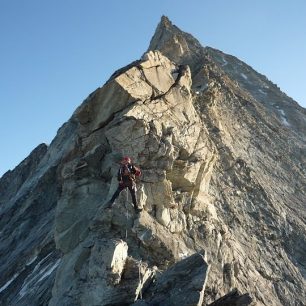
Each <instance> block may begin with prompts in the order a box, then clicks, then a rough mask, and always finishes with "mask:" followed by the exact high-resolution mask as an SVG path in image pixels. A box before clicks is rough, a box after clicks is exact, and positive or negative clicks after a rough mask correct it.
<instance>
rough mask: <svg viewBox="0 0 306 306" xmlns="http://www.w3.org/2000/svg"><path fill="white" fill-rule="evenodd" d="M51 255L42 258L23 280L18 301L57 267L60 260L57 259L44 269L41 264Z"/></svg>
mask: <svg viewBox="0 0 306 306" xmlns="http://www.w3.org/2000/svg"><path fill="white" fill-rule="evenodd" d="M51 254H52V253H50V254H48V255H47V256H46V257H45V258H43V259H42V260H41V261H40V262H39V263H38V264H37V265H36V266H35V268H34V269H33V271H32V273H31V274H30V275H28V277H27V278H26V279H25V280H24V282H23V284H22V287H21V289H20V291H19V300H20V299H21V298H22V297H24V296H25V295H26V294H27V293H28V292H29V291H31V290H33V287H34V286H35V284H37V283H39V282H41V281H42V280H43V279H45V278H46V277H47V276H49V275H50V274H51V273H52V272H53V271H54V270H55V269H56V268H57V267H58V265H59V263H60V261H61V259H58V260H57V261H56V262H55V263H53V262H51V263H49V264H47V265H46V266H45V267H42V264H43V263H44V262H46V260H47V258H48V257H50V256H51Z"/></svg>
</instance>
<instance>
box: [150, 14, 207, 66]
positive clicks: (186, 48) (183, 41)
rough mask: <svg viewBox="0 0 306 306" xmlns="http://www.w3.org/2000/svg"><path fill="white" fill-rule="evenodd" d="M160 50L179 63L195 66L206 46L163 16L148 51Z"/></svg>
mask: <svg viewBox="0 0 306 306" xmlns="http://www.w3.org/2000/svg"><path fill="white" fill-rule="evenodd" d="M153 50H159V51H161V52H162V53H163V54H164V55H165V56H167V57H168V58H169V59H170V60H172V61H174V62H176V63H177V64H188V65H190V66H191V68H192V66H194V64H195V61H197V60H198V59H199V58H200V57H202V56H203V54H204V48H203V47H202V46H201V44H200V43H199V42H198V40H197V39H195V38H194V37H193V36H192V35H190V34H188V33H186V32H183V31H182V30H180V29H179V28H178V27H177V26H175V25H174V24H172V22H171V21H170V20H169V18H168V17H166V16H162V17H161V21H160V22H159V24H158V26H157V28H156V31H155V33H154V35H153V37H152V39H151V42H150V45H149V48H148V51H153Z"/></svg>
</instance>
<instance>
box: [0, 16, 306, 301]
mask: <svg viewBox="0 0 306 306" xmlns="http://www.w3.org/2000/svg"><path fill="white" fill-rule="evenodd" d="M305 130H306V111H305V109H303V108H302V107H300V106H299V105H298V104H297V103H296V102H295V101H293V100H292V99H290V98H289V97H287V96H286V95H285V94H284V93H282V92H281V91H280V90H279V89H278V88H277V86H276V85H274V84H273V83H271V82H270V81H269V80H267V78H266V77H264V76H262V75H260V74H259V73H257V72H256V71H254V70H253V69H252V68H251V67H249V66H248V65H246V64H245V63H243V62H241V61H240V60H238V59H237V58H235V57H233V56H230V55H227V54H224V53H222V52H221V51H218V50H215V49H212V48H209V47H202V46H201V45H200V44H199V42H198V41H197V40H196V39H195V38H193V37H192V36H191V35H190V34H187V33H184V32H182V31H181V30H179V29H178V28H177V27H176V26H174V25H172V23H171V22H170V21H169V20H168V19H167V18H166V17H162V20H161V22H160V24H159V25H158V27H157V30H156V32H155V34H154V36H153V38H152V40H151V43H150V46H149V49H148V51H147V52H146V53H145V54H144V55H143V57H142V58H141V59H140V60H137V61H135V62H133V63H132V64H130V65H128V66H126V67H124V68H122V69H120V70H119V71H117V72H115V73H114V74H113V76H111V78H110V79H109V80H108V81H107V82H106V84H105V85H104V86H103V87H101V88H98V89H97V90H96V91H95V92H93V93H92V94H91V95H90V96H89V97H88V98H87V99H86V100H85V101H84V102H83V103H82V105H80V107H79V108H78V109H77V110H76V111H75V112H74V114H73V115H72V117H71V119H70V120H69V121H68V122H67V123H66V124H65V125H64V126H63V127H62V128H61V129H60V130H59V132H58V135H57V136H56V138H55V140H54V141H53V142H52V143H51V145H50V146H49V147H48V148H47V147H46V146H44V145H42V146H40V147H39V148H38V149H36V150H35V151H34V152H33V153H32V154H31V155H30V157H29V158H28V159H26V160H25V161H24V162H23V164H21V165H20V166H18V168H16V170H14V171H13V172H10V173H7V174H5V175H4V176H3V178H1V181H0V190H1V198H0V200H1V202H0V203H1V244H0V247H1V262H4V264H3V265H1V269H2V271H1V272H2V273H1V274H0V287H1V288H0V297H1V300H2V301H4V302H3V303H4V305H21V304H22V305H47V304H49V305H52V306H53V305H54V306H55V305H58V306H62V305H85V304H86V305H132V304H135V305H202V304H203V305H208V304H209V303H212V302H213V301H215V300H216V299H218V298H219V297H221V296H223V295H225V294H227V293H229V292H230V291H232V290H233V289H234V288H237V289H238V290H239V291H240V292H241V293H243V294H246V295H244V296H240V297H239V294H236V293H235V292H234V291H233V292H234V293H231V294H230V296H228V297H227V299H228V298H236V302H235V303H236V304H237V305H249V304H250V303H251V299H250V298H249V296H248V295H247V293H248V294H249V295H250V296H251V298H252V300H253V303H254V304H255V305H267V306H268V305H269V306H271V305H304V304H305V303H306V292H305V287H306V286H305V285H306V281H305V277H306V238H305V237H306V235H305V234H306V222H305V221H306V208H305V202H306V187H305V186H306V171H305V169H306V167H305V166H306V135H305ZM124 155H128V156H130V157H131V158H132V160H133V162H134V163H135V164H136V165H138V166H140V168H141V169H142V176H141V178H140V180H139V182H138V191H137V196H138V199H139V205H140V206H141V207H142V208H143V210H142V211H141V212H140V213H139V214H136V213H135V212H134V209H133V207H132V206H131V204H130V202H131V198H130V195H129V194H127V193H126V192H125V191H124V192H122V194H121V195H120V196H119V198H118V199H117V200H116V202H115V203H114V205H113V206H112V208H111V209H105V208H103V203H105V202H106V201H107V200H108V199H109V198H110V197H111V195H112V194H113V192H114V190H115V189H116V187H117V182H116V172H117V169H118V162H119V160H120V158H121V157H122V156H124ZM5 250H9V252H5ZM55 274H56V275H55ZM51 290H52V292H51ZM225 300H226V298H224V299H223V300H221V301H219V302H215V304H214V305H222V303H223V305H225V302H224V301H225ZM222 301H223V302H222Z"/></svg>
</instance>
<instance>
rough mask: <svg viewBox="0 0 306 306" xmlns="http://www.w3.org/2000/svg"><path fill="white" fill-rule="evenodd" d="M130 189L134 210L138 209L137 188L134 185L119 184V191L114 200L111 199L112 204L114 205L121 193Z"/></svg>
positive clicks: (113, 197) (116, 192)
mask: <svg viewBox="0 0 306 306" xmlns="http://www.w3.org/2000/svg"><path fill="white" fill-rule="evenodd" d="M125 188H128V189H129V191H130V194H131V196H132V202H133V205H134V208H135V209H136V208H137V199H136V186H134V185H132V184H131V185H125V184H119V186H118V188H117V190H116V191H115V193H114V195H113V196H112V198H111V199H110V202H111V203H112V204H113V203H114V202H115V200H116V199H117V198H118V196H119V194H120V192H121V191H122V190H123V189H125Z"/></svg>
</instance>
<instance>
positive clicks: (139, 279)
mask: <svg viewBox="0 0 306 306" xmlns="http://www.w3.org/2000/svg"><path fill="white" fill-rule="evenodd" d="M140 268H141V259H140V262H139V263H138V282H139V284H140V290H139V297H140V299H141V300H142V285H143V284H142V277H141V271H140Z"/></svg>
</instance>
